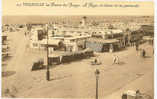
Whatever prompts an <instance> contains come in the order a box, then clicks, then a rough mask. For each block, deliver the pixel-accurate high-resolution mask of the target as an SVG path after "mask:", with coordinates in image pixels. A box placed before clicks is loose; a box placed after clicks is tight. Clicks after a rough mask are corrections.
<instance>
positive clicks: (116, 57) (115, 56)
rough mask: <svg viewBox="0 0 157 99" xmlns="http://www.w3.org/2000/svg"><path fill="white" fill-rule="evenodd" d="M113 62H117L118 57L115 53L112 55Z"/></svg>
mask: <svg viewBox="0 0 157 99" xmlns="http://www.w3.org/2000/svg"><path fill="white" fill-rule="evenodd" d="M113 64H119V57H118V56H117V55H113V63H112V65H113Z"/></svg>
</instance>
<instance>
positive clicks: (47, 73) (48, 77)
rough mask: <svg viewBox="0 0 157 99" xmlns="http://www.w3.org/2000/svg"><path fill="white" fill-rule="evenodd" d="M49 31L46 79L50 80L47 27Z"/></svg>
mask: <svg viewBox="0 0 157 99" xmlns="http://www.w3.org/2000/svg"><path fill="white" fill-rule="evenodd" d="M46 33H47V46H46V47H47V72H46V80H47V81H50V70H49V49H48V48H49V47H48V28H46Z"/></svg>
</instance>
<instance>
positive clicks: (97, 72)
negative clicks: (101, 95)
mask: <svg viewBox="0 0 157 99" xmlns="http://www.w3.org/2000/svg"><path fill="white" fill-rule="evenodd" d="M99 74H100V71H99V70H98V69H96V71H95V77H96V99H98V80H99Z"/></svg>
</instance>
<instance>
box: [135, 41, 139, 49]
mask: <svg viewBox="0 0 157 99" xmlns="http://www.w3.org/2000/svg"><path fill="white" fill-rule="evenodd" d="M135 46H136V51H138V48H139V44H138V42H136V45H135Z"/></svg>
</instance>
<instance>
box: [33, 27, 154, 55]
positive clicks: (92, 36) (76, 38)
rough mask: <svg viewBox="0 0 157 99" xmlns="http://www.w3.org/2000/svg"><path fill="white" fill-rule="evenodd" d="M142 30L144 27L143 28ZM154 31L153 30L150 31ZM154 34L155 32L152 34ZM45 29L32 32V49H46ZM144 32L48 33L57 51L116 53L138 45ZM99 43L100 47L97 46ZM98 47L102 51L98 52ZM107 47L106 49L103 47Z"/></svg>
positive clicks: (73, 29) (67, 29)
mask: <svg viewBox="0 0 157 99" xmlns="http://www.w3.org/2000/svg"><path fill="white" fill-rule="evenodd" d="M141 28H142V27H141ZM150 30H151V31H153V30H152V29H150ZM151 33H153V32H151ZM46 35H47V34H46V32H45V30H44V29H43V28H35V29H33V30H32V36H31V37H32V38H31V40H30V41H31V43H30V46H31V48H37V49H44V48H45V45H46V44H47V36H46ZM143 35H144V34H143V32H142V31H141V30H137V31H130V30H127V31H123V30H120V29H104V28H100V27H99V28H96V27H95V28H90V27H87V28H79V27H62V28H60V29H59V28H57V27H55V28H54V27H53V28H51V29H49V31H48V44H49V45H51V46H53V47H54V46H56V47H54V50H55V49H57V46H62V47H63V49H64V50H66V51H78V50H81V49H84V48H91V49H93V50H94V51H97V52H101V51H102V52H103V51H110V49H111V51H116V50H118V49H121V48H123V47H125V46H126V45H130V43H131V44H132V43H136V42H137V41H139V40H140V39H142V36H143ZM93 42H97V43H99V44H100V45H101V44H102V43H103V45H101V48H100V45H97V44H96V43H93ZM92 46H97V47H98V48H100V49H101V50H97V47H92ZM102 46H105V47H102ZM60 48H61V47H60Z"/></svg>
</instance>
